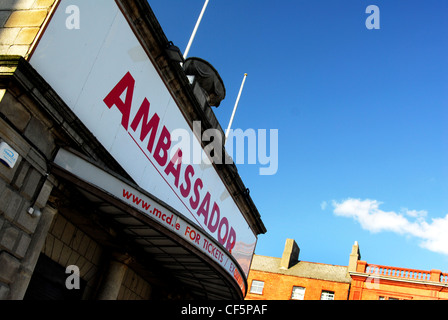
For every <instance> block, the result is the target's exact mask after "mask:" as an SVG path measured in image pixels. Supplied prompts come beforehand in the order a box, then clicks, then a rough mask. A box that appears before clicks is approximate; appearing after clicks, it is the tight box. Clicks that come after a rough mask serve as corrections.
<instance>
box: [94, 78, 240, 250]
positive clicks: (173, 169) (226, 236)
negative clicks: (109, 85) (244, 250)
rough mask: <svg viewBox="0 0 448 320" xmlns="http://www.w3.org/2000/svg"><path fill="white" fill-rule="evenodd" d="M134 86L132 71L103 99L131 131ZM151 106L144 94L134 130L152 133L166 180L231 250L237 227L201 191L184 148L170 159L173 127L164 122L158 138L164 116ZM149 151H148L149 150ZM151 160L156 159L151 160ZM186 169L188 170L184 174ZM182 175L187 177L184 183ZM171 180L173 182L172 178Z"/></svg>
mask: <svg viewBox="0 0 448 320" xmlns="http://www.w3.org/2000/svg"><path fill="white" fill-rule="evenodd" d="M134 89H135V79H134V78H133V77H132V75H131V73H130V72H127V73H126V74H125V75H124V76H123V78H122V79H121V80H120V81H119V82H118V83H117V84H116V85H115V87H114V88H113V89H112V90H111V91H110V92H109V94H108V95H107V96H106V97H105V98H104V100H103V101H104V103H105V104H106V106H107V107H108V108H109V109H111V108H112V107H113V106H116V107H117V109H118V110H119V111H120V113H121V114H122V117H121V125H122V126H123V128H124V129H125V130H126V131H127V132H128V133H129V121H130V120H131V119H130V117H131V109H132V100H133V96H134ZM125 92H126V93H125ZM124 93H125V98H124V101H123V100H122V99H121V97H122V96H123V94H124ZM150 107H151V104H150V102H149V101H148V99H146V98H144V99H143V102H142V104H141V105H140V107H139V109H138V110H137V113H136V115H135V117H134V119H132V122H131V129H132V131H134V132H136V133H137V129H138V127H139V126H140V135H139V139H140V141H141V142H143V141H144V140H145V139H146V138H147V137H148V135H149V138H148V142H147V145H146V150H147V151H148V153H149V154H150V155H152V158H153V159H154V160H155V162H156V163H157V164H158V165H159V166H160V169H162V170H158V171H159V173H160V174H161V175H162V172H163V173H164V174H165V177H163V178H164V179H165V181H167V179H169V180H170V181H172V185H170V186H171V187H173V186H174V187H175V188H176V189H178V190H179V193H180V195H181V196H182V197H183V198H184V199H185V201H182V202H183V203H184V204H185V205H187V204H188V205H189V207H190V208H191V209H192V210H193V211H196V215H197V217H198V218H202V221H203V225H204V226H205V227H206V228H207V229H208V230H209V231H210V233H212V234H213V233H215V232H216V235H217V239H218V241H219V243H221V244H222V245H223V246H225V248H226V249H227V250H228V251H229V252H231V251H232V249H233V247H234V246H235V243H236V232H235V229H234V228H233V227H232V226H231V225H230V223H229V220H228V219H227V218H226V217H221V213H220V209H219V205H218V203H216V202H215V201H212V198H213V197H212V194H211V193H210V192H209V191H207V190H204V191H205V195H203V193H202V194H201V191H202V190H203V189H204V182H203V180H202V179H201V178H199V177H197V178H196V179H194V178H195V170H194V168H193V166H192V165H187V166H186V167H185V165H183V163H182V150H181V149H178V150H176V152H175V153H174V155H173V157H172V158H171V159H168V155H169V149H170V147H171V134H170V131H169V130H168V128H167V127H166V126H165V125H164V126H163V127H162V128H161V131H160V134H159V136H158V139H156V138H157V134H158V131H159V126H160V117H159V115H158V114H157V113H156V112H154V113H153V114H152V116H150ZM134 141H136V140H134ZM136 143H137V141H136ZM154 145H155V147H154ZM142 150H143V149H142ZM145 154H146V155H147V153H146V152H145ZM151 163H153V162H152V161H151ZM153 165H154V163H153ZM182 171H183V173H184V174H183V175H182ZM181 179H183V181H182V183H181ZM167 183H168V184H170V183H169V182H168V181H167ZM172 189H173V188H172ZM173 191H174V189H173ZM174 192H176V191H174ZM176 193H177V192H176ZM202 195H203V196H202ZM179 199H180V197H179ZM210 208H211V210H210Z"/></svg>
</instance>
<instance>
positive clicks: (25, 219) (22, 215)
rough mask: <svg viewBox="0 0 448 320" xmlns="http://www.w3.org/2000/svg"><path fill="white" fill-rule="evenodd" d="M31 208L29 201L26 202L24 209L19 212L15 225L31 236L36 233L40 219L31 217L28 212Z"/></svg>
mask: <svg viewBox="0 0 448 320" xmlns="http://www.w3.org/2000/svg"><path fill="white" fill-rule="evenodd" d="M29 207H30V203H29V202H28V201H24V202H23V205H22V207H21V208H20V209H19V211H18V214H17V216H16V219H15V223H16V224H17V226H18V227H19V228H21V229H22V230H24V231H25V232H27V233H29V234H31V233H34V230H36V226H37V223H38V222H39V217H37V216H34V215H30V214H29V213H28V212H27V210H28V208H29Z"/></svg>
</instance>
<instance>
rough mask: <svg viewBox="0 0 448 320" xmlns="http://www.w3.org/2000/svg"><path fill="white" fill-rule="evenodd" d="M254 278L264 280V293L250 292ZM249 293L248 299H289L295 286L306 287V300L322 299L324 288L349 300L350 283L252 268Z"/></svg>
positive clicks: (342, 298)
mask: <svg viewBox="0 0 448 320" xmlns="http://www.w3.org/2000/svg"><path fill="white" fill-rule="evenodd" d="M252 280H259V281H264V288H263V294H261V295H260V294H254V293H250V287H251V284H252ZM247 283H248V287H249V289H248V291H247V292H248V293H247V296H246V300H289V299H291V293H292V288H293V287H294V286H299V287H304V288H305V298H304V299H305V300H320V296H321V293H322V290H327V291H333V292H334V293H335V296H334V298H335V300H347V299H348V294H349V287H350V285H349V284H348V283H341V282H333V281H326V280H317V279H309V278H300V277H295V276H288V275H282V274H276V273H270V272H263V271H257V270H250V272H249V277H248V280H247Z"/></svg>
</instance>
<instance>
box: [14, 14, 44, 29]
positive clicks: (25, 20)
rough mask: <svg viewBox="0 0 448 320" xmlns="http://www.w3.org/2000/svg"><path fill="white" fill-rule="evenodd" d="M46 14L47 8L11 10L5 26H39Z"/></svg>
mask: <svg viewBox="0 0 448 320" xmlns="http://www.w3.org/2000/svg"><path fill="white" fill-rule="evenodd" d="M46 16H47V10H23V11H22V10H21V11H13V12H12V13H11V15H10V16H9V19H8V20H7V21H6V23H5V27H7V28H14V27H39V26H41V25H42V23H43V22H44V20H45V17H46Z"/></svg>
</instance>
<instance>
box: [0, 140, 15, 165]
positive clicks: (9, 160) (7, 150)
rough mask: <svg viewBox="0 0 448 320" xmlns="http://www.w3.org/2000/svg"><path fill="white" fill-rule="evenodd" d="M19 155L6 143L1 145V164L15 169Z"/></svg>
mask: <svg viewBox="0 0 448 320" xmlns="http://www.w3.org/2000/svg"><path fill="white" fill-rule="evenodd" d="M18 158H19V153H18V152H17V151H15V150H14V149H13V148H11V147H10V146H9V145H8V144H7V143H6V142H1V143H0V162H3V163H4V164H6V165H7V166H8V167H10V168H14V166H15V165H16V162H17V159H18Z"/></svg>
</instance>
